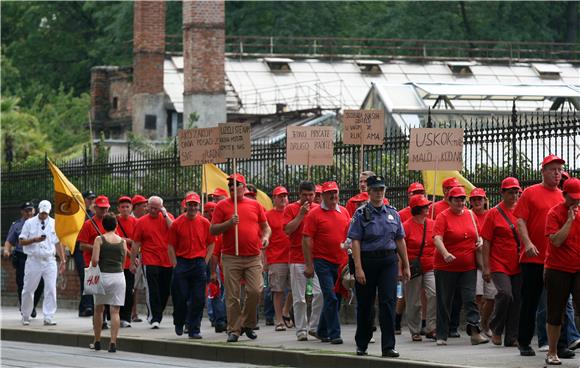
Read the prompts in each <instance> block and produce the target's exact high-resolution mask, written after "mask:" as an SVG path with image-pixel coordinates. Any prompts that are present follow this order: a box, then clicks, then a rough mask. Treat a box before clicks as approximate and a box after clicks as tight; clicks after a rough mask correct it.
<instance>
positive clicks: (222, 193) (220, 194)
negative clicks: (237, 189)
mask: <svg viewBox="0 0 580 368" xmlns="http://www.w3.org/2000/svg"><path fill="white" fill-rule="evenodd" d="M226 198H228V192H227V191H226V190H225V189H222V188H215V190H214V191H213V193H212V200H213V201H214V202H215V203H218V202H219V201H221V200H222V199H226Z"/></svg>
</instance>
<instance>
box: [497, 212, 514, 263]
mask: <svg viewBox="0 0 580 368" xmlns="http://www.w3.org/2000/svg"><path fill="white" fill-rule="evenodd" d="M495 208H496V209H497V211H498V212H499V213H500V214H501V215H502V217H503V218H504V219H505V220H506V222H507V223H508V225H509V227H510V229H512V233H513V234H514V238H515V239H516V244H517V245H518V257H519V255H520V237H519V236H518V233H517V232H516V226H515V225H514V224H513V222H511V220H510V219H509V217H507V215H506V213H505V211H504V210H503V209H502V208H501V207H500V206H499V204H498V205H497V206H495Z"/></svg>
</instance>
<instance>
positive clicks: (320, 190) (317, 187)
mask: <svg viewBox="0 0 580 368" xmlns="http://www.w3.org/2000/svg"><path fill="white" fill-rule="evenodd" d="M314 193H322V185H318V184H316V185H315V191H314Z"/></svg>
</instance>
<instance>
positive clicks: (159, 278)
mask: <svg viewBox="0 0 580 368" xmlns="http://www.w3.org/2000/svg"><path fill="white" fill-rule="evenodd" d="M147 212H149V214H148V215H145V216H143V217H141V218H140V219H139V221H137V226H135V232H134V234H133V246H132V247H131V270H132V271H135V268H136V266H137V265H138V264H139V261H136V259H137V254H138V253H141V260H142V263H143V274H144V275H145V291H146V293H147V295H148V298H147V310H148V311H149V314H148V316H147V320H148V321H149V323H150V324H151V328H152V329H158V328H159V324H160V323H161V320H162V319H163V311H164V310H165V306H166V305H167V300H168V299H169V292H170V289H171V275H172V273H173V268H172V267H171V262H170V260H169V254H168V249H167V244H168V235H169V227H170V226H171V223H172V222H173V216H172V215H171V214H170V213H169V212H167V210H166V209H165V207H163V199H161V198H160V197H158V196H151V197H149V200H148V201H147Z"/></svg>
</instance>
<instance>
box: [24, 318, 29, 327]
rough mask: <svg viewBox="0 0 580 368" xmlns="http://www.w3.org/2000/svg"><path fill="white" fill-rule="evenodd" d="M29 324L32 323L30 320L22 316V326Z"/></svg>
mask: <svg viewBox="0 0 580 368" xmlns="http://www.w3.org/2000/svg"><path fill="white" fill-rule="evenodd" d="M28 325H30V321H29V320H27V319H24V318H22V326H28Z"/></svg>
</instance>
